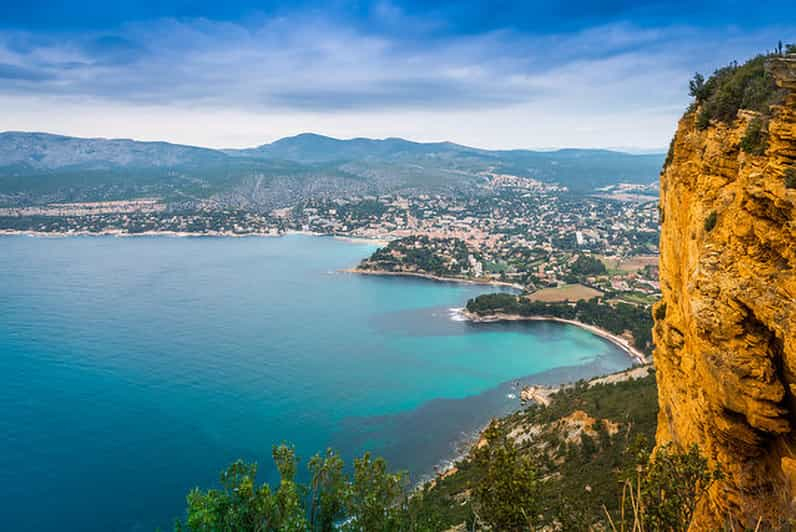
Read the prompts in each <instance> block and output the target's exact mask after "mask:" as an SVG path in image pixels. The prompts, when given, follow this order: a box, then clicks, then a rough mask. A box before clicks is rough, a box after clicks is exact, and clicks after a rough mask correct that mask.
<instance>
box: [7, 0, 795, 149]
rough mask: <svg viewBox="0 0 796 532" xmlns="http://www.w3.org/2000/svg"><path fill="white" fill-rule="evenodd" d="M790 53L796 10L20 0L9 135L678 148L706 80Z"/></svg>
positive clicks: (760, 5)
mask: <svg viewBox="0 0 796 532" xmlns="http://www.w3.org/2000/svg"><path fill="white" fill-rule="evenodd" d="M778 40H783V41H785V42H796V2H788V1H785V0H780V1H778V2H768V1H767V0H758V1H755V2H749V1H745V2H741V1H724V2H694V1H691V2H685V1H683V2H680V1H675V2H658V1H650V2H648V1H643V0H639V1H634V2H624V1H618V0H607V1H603V2H579V1H569V2H562V3H557V2H552V1H533V0H527V1H523V2H505V1H499V0H493V1H480V0H457V1H453V0H451V1H414V0H389V1H388V0H382V1H375V2H369V1H364V0H363V1H342V0H339V1H338V0H328V1H325V2H314V1H305V0H293V1H290V2H287V1H286V2H276V1H270V0H260V1H257V2H255V1H251V0H223V1H219V0H215V1H212V2H211V1H190V0H162V1H156V0H139V1H126V0H117V1H112V0H111V1H109V0H102V1H97V0H84V1H81V2H73V1H70V0H61V1H58V2H50V1H41V0H28V1H27V2H10V1H4V2H0V130H23V131H46V132H51V133H60V134H65V135H74V136H85V137H114V138H134V139H138V140H166V141H170V142H176V143H182V144H192V145H198V146H207V147H249V146H257V145H260V144H263V143H266V142H271V141H273V140H276V139H278V138H280V137H284V136H289V135H294V134H298V133H302V132H315V133H320V134H324V135H330V136H335V137H339V138H351V137H375V138H384V137H404V138H408V139H412V140H418V141H441V140H447V141H453V142H458V143H461V144H466V145H471V146H477V147H483V148H557V147H601V148H620V149H627V150H639V151H644V150H660V149H663V148H665V146H667V145H668V142H669V139H670V138H671V136H672V134H673V132H674V129H675V127H676V123H677V120H678V118H679V117H680V115H681V114H682V112H683V110H684V109H685V107H686V106H687V105H688V103H689V97H688V89H687V87H688V80H689V78H690V77H691V76H693V73H694V72H697V71H699V72H703V73H710V72H712V71H713V70H714V69H715V68H717V67H720V66H722V65H725V64H727V63H728V62H730V61H732V60H739V61H742V60H744V59H746V58H749V57H751V56H754V55H755V54H757V53H760V52H763V51H765V50H770V49H772V48H773V47H774V46H776V44H777V41H778Z"/></svg>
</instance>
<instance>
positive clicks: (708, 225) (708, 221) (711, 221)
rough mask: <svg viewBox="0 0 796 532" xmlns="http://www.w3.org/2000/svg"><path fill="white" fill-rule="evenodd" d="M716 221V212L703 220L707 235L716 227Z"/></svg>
mask: <svg viewBox="0 0 796 532" xmlns="http://www.w3.org/2000/svg"><path fill="white" fill-rule="evenodd" d="M717 221H718V215H717V214H716V211H713V212H711V213H710V214H708V217H707V218H705V231H707V232H708V233H709V232H711V231H712V230H713V228H714V227H716V222H717Z"/></svg>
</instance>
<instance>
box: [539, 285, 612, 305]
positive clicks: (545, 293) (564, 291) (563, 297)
mask: <svg viewBox="0 0 796 532" xmlns="http://www.w3.org/2000/svg"><path fill="white" fill-rule="evenodd" d="M601 295H603V293H602V292H600V291H599V290H595V289H594V288H589V287H588V286H583V285H582V284H568V285H565V286H561V287H558V288H542V289H541V290H537V291H536V292H534V293H532V294H531V295H529V296H528V299H530V300H531V301H544V302H546V303H553V302H556V301H578V300H581V299H591V298H593V297H599V296H601Z"/></svg>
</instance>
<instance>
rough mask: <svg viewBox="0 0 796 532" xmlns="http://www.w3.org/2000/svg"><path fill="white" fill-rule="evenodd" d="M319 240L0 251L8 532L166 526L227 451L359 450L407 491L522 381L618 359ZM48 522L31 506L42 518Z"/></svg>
mask: <svg viewBox="0 0 796 532" xmlns="http://www.w3.org/2000/svg"><path fill="white" fill-rule="evenodd" d="M374 250H375V247H373V246H372V245H369V244H362V243H351V242H345V241H340V240H336V239H332V238H318V237H310V236H302V235H291V236H287V237H282V238H171V237H137V238H115V237H70V238H31V237H26V236H5V237H0V434H2V440H0V500H2V501H3V507H4V517H5V522H6V525H7V526H8V529H9V530H55V529H57V530H152V529H154V528H155V527H158V526H159V527H162V528H164V529H168V528H170V527H171V526H172V523H173V521H174V519H175V518H178V517H181V516H182V512H183V509H184V496H185V494H186V493H187V491H188V490H189V489H190V488H191V487H193V486H197V485H199V486H203V487H209V486H212V485H214V483H215V482H216V481H217V479H218V473H219V472H220V471H221V470H222V469H223V468H224V467H225V466H226V465H227V464H228V463H230V462H231V461H233V460H235V459H237V458H244V459H247V460H255V461H257V462H258V463H259V464H260V470H261V472H262V475H263V479H264V480H265V479H270V480H273V479H274V471H273V468H272V467H271V461H270V450H271V446H272V445H274V444H276V443H280V442H282V441H287V442H291V443H292V444H294V445H295V446H296V450H297V453H298V455H299V456H300V457H302V458H303V459H304V461H305V462H306V459H307V458H309V457H310V456H311V455H312V454H314V453H315V452H318V451H322V450H323V449H325V448H326V447H329V446H332V447H334V448H336V449H337V450H339V451H340V452H341V453H342V454H343V456H344V457H345V458H346V459H347V460H349V461H350V459H351V458H352V457H353V456H356V455H359V454H361V453H362V452H363V451H365V450H370V451H372V452H373V453H374V454H376V455H383V456H385V457H386V458H387V459H388V461H389V462H390V464H391V466H392V467H393V468H395V469H405V470H407V471H409V472H410V474H411V475H412V477H413V478H414V479H421V478H423V477H424V476H427V475H429V474H432V473H433V471H434V467H435V466H436V465H439V464H441V463H443V462H444V461H445V460H449V459H451V458H452V457H454V456H455V455H456V453H457V452H458V450H459V446H461V444H462V442H464V441H466V440H467V439H468V438H469V437H471V436H472V435H473V434H474V433H476V432H477V430H478V429H479V428H481V427H482V426H483V425H484V424H485V423H487V422H488V420H489V419H490V418H491V417H492V416H496V415H502V414H505V413H508V412H510V411H512V410H513V409H516V408H517V407H518V406H519V405H518V403H517V400H516V398H512V397H511V394H512V393H514V392H516V389H515V388H514V384H515V383H516V381H518V380H519V381H521V382H522V383H548V384H555V383H559V382H566V381H570V380H575V379H578V378H584V377H589V376H593V375H598V374H603V373H607V372H611V371H617V370H620V369H623V368H625V367H628V366H629V365H630V364H631V361H630V360H629V359H628V357H627V356H626V355H625V354H624V353H623V352H622V351H620V350H618V349H617V348H616V347H615V346H613V345H612V344H610V343H609V342H607V341H605V340H603V339H601V338H598V337H596V336H594V335H592V334H590V333H588V332H586V331H584V330H582V329H579V328H577V327H573V326H569V325H563V324H559V323H548V322H530V323H493V324H472V323H469V322H465V321H458V320H457V319H456V314H455V312H453V311H452V309H455V308H457V307H461V306H463V305H464V303H465V302H466V301H467V299H468V298H471V297H474V296H476V295H478V294H480V293H485V292H490V291H495V290H496V289H495V288H493V287H486V286H476V285H466V284H460V283H437V282H432V281H426V280H423V279H414V278H397V277H389V278H381V277H374V276H358V275H353V274H346V273H339V270H341V269H344V268H348V267H351V266H353V265H355V264H357V263H358V261H359V260H360V259H362V258H363V257H365V256H367V255H368V254H370V253H371V252H372V251H374ZM43 509H44V510H43Z"/></svg>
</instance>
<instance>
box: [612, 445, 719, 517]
mask: <svg viewBox="0 0 796 532" xmlns="http://www.w3.org/2000/svg"><path fill="white" fill-rule="evenodd" d="M637 459H638V467H637V478H636V482H635V486H634V485H633V482H632V481H628V482H627V483H626V488H629V489H628V490H626V492H625V496H627V494H628V493H629V497H630V499H631V500H630V502H631V506H632V509H633V516H632V518H633V520H634V522H635V525H636V526H634V527H633V530H636V529H638V530H669V531H673V532H686V531H687V530H688V528H689V526H690V524H691V518H692V516H693V515H694V510H695V509H696V506H697V504H698V503H699V501H700V499H701V498H702V497H703V496H704V495H705V493H707V491H708V489H709V488H710V486H711V485H712V484H713V482H715V481H716V480H720V479H721V478H723V475H722V473H721V471H720V470H718V469H715V470H711V469H710V467H709V466H708V461H707V460H706V459H705V458H704V457H703V456H702V455H701V454H700V452H699V448H698V447H697V446H696V445H692V446H691V447H690V448H689V449H688V451H686V452H679V451H677V450H676V449H675V448H674V447H673V446H672V445H671V444H668V445H664V446H662V447H659V448H658V449H657V450H656V451H655V452H654V453H653V454H652V455H650V454H649V453H648V452H647V451H645V450H643V449H642V450H641V451H640V452H639V453H638V455H637ZM636 527H638V528H636ZM623 529H624V527H623Z"/></svg>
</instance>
